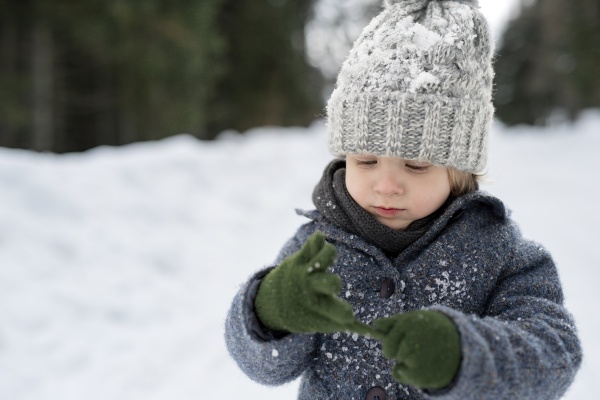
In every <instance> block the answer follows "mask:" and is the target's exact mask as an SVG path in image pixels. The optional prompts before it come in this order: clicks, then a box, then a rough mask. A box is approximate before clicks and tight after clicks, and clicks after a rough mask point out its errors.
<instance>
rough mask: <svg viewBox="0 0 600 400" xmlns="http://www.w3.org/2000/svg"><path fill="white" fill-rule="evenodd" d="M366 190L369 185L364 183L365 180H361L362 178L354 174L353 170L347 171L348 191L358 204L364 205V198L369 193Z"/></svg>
mask: <svg viewBox="0 0 600 400" xmlns="http://www.w3.org/2000/svg"><path fill="white" fill-rule="evenodd" d="M366 188H367V185H366V183H365V182H364V179H360V177H359V176H358V175H357V174H356V173H353V171H352V170H346V189H348V193H350V196H351V197H352V198H353V199H354V201H356V202H357V203H358V204H362V202H363V200H364V197H365V195H366V193H367V192H368V190H367V189H366Z"/></svg>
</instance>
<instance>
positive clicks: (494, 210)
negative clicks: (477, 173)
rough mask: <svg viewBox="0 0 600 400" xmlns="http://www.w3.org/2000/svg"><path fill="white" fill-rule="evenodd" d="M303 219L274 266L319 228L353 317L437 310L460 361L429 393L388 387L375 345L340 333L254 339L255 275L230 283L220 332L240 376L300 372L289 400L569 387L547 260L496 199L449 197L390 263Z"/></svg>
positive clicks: (266, 379)
mask: <svg viewBox="0 0 600 400" xmlns="http://www.w3.org/2000/svg"><path fill="white" fill-rule="evenodd" d="M303 215H305V216H306V217H308V218H310V219H311V221H310V222H308V223H306V224H305V225H303V226H302V227H301V228H300V229H299V230H298V232H297V233H296V235H295V236H294V237H292V238H291V239H290V240H289V241H288V242H287V244H286V245H285V246H284V248H283V249H282V251H281V253H280V254H279V256H278V258H277V260H276V261H275V265H277V264H279V262H281V261H282V260H283V259H284V258H285V257H287V256H288V255H290V254H293V253H294V252H296V251H298V250H299V249H300V247H301V246H302V244H303V243H304V242H305V240H306V239H307V238H308V237H309V236H310V235H311V234H312V233H313V232H315V231H320V232H322V233H323V234H324V235H325V237H326V239H327V241H329V242H330V243H332V244H334V245H335V247H336V248H337V253H338V257H337V259H336V261H335V263H334V265H333V266H332V269H331V270H332V272H334V273H337V274H338V275H339V276H340V277H341V279H342V282H343V289H342V292H341V293H340V297H341V298H343V299H344V300H346V301H348V302H349V303H350V304H352V306H353V308H354V311H355V313H356V316H357V318H358V319H360V320H361V321H363V322H365V323H371V322H372V321H373V320H374V319H376V318H380V317H386V316H391V315H394V314H399V313H403V312H405V311H408V310H413V309H421V308H426V309H434V310H439V311H441V312H443V313H445V314H446V315H447V316H449V317H450V318H451V319H452V320H453V321H454V323H455V324H456V326H457V327H458V329H459V332H460V336H461V346H462V363H461V366H460V369H459V372H458V374H457V376H456V377H455V380H454V382H453V383H452V384H451V385H450V387H448V388H446V389H444V390H442V391H437V392H433V393H432V392H427V391H422V390H417V389H415V388H413V387H409V386H403V385H400V384H398V383H396V382H395V381H394V380H393V378H392V376H391V372H390V371H391V367H392V366H393V363H392V362H390V361H389V360H387V359H386V358H385V357H384V356H383V355H382V353H381V346H380V343H379V342H378V341H377V340H375V339H370V338H366V337H363V336H359V335H357V334H351V333H344V332H340V333H335V334H288V335H286V336H283V337H274V338H272V339H270V340H265V338H264V337H262V338H261V337H260V335H257V334H256V333H255V329H254V328H253V327H252V325H253V324H252V323H251V321H253V320H255V318H256V317H255V316H254V314H253V313H254V311H253V307H252V304H253V296H254V293H255V291H256V289H255V288H256V287H257V284H256V282H257V281H259V280H260V277H261V276H264V272H262V273H259V274H257V275H256V276H254V277H253V278H251V279H250V281H249V282H248V283H247V284H246V285H244V286H243V287H242V288H241V290H240V292H239V293H238V294H237V296H236V297H235V299H234V300H233V304H232V306H231V309H230V311H229V314H228V316H227V320H226V327H225V339H226V343H227V347H228V349H229V351H230V353H231V355H232V357H233V358H234V359H235V361H236V362H237V363H238V365H239V367H240V368H241V369H242V370H243V371H244V372H245V373H246V374H247V375H248V376H249V377H250V378H251V379H253V380H255V381H257V382H259V383H262V384H265V385H280V384H283V383H286V382H289V381H292V380H294V379H295V378H297V377H299V376H301V377H302V380H301V384H300V390H299V396H298V398H299V399H340V400H350V399H357V400H358V399H365V398H373V399H377V398H378V399H380V400H383V399H385V398H387V399H428V398H435V399H444V400H446V399H448V400H450V399H453V400H467V399H510V400H515V399H520V400H523V399H532V400H551V399H558V398H560V397H561V396H562V394H564V392H565V391H566V389H567V388H568V386H569V385H570V383H571V382H572V381H573V378H574V376H575V373H576V371H577V369H578V368H579V365H580V363H581V357H582V354H581V348H580V343H579V340H578V337H577V333H576V329H575V326H574V321H573V319H572V317H571V315H570V314H569V313H568V312H567V310H565V308H564V307H563V293H562V289H561V284H560V281H559V277H558V274H557V270H556V268H555V265H554V263H553V261H552V258H551V257H550V255H549V254H548V252H547V251H546V250H545V249H544V248H542V247H541V246H540V245H539V244H536V243H534V242H531V241H528V240H525V239H523V238H522V237H521V235H520V233H519V230H518V228H517V226H516V225H515V223H514V222H513V221H512V220H511V219H510V217H509V213H508V212H507V210H506V209H505V207H504V205H503V203H502V202H501V201H500V200H498V199H496V198H494V197H492V196H490V195H487V194H485V193H484V192H475V193H471V194H468V195H465V196H461V197H459V198H457V199H456V200H455V201H454V202H453V203H452V204H450V205H449V206H448V208H447V209H446V210H445V211H444V213H443V214H442V215H441V216H440V217H439V218H438V219H437V220H436V221H435V222H434V223H433V225H432V226H431V228H430V229H429V230H428V232H427V233H426V234H425V235H424V236H422V237H421V238H420V239H418V240H417V241H416V242H414V243H413V244H412V245H411V246H410V247H408V248H407V249H406V250H405V251H403V252H402V253H401V254H400V255H399V256H397V257H396V258H394V259H390V258H388V257H386V255H385V254H384V253H383V252H382V251H381V250H380V249H379V248H377V247H375V246H374V245H372V244H370V243H368V242H366V241H364V240H363V239H362V238H360V237H358V236H356V235H352V234H350V233H348V232H346V231H344V230H342V229H340V228H339V227H338V226H336V225H334V224H331V223H329V222H328V221H326V220H325V219H324V218H323V216H322V215H320V214H319V212H317V211H310V212H303ZM382 285H383V286H384V288H385V289H382ZM252 288H254V289H252ZM390 288H391V291H390V293H391V296H390V295H389V294H390V293H388V294H386V295H384V292H385V290H386V289H387V290H389V289H390ZM373 388H376V389H373ZM374 390H375V391H374ZM374 393H375V395H374ZM378 396H379V397H378Z"/></svg>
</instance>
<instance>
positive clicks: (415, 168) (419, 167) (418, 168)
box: [406, 164, 429, 172]
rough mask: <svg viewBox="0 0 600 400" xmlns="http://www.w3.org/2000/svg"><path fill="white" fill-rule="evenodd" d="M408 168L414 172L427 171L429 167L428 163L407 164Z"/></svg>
mask: <svg viewBox="0 0 600 400" xmlns="http://www.w3.org/2000/svg"><path fill="white" fill-rule="evenodd" d="M406 168H408V169H410V170H411V171H413V172H425V171H427V169H428V168H429V166H428V165H411V164H406Z"/></svg>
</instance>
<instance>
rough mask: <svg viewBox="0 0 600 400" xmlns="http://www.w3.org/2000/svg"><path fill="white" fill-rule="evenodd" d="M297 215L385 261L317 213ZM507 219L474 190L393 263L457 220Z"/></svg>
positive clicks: (493, 199) (499, 205) (497, 206)
mask: <svg viewBox="0 0 600 400" xmlns="http://www.w3.org/2000/svg"><path fill="white" fill-rule="evenodd" d="M296 213H297V214H298V215H302V216H304V217H307V218H309V219H311V220H313V221H314V222H315V223H316V230H318V231H321V232H322V233H323V234H324V235H325V236H326V237H328V238H331V239H334V240H336V241H339V242H342V243H346V244H347V245H349V246H351V247H353V248H356V249H358V250H361V251H364V252H365V253H367V254H369V255H371V256H373V257H375V258H382V259H386V258H387V257H386V256H385V254H384V252H383V251H382V250H381V249H379V248H378V247H377V246H375V245H373V244H371V243H369V242H367V241H366V240H364V239H363V238H361V237H360V236H357V235H355V234H351V233H349V232H346V231H345V230H343V229H342V228H340V227H339V226H337V225H334V224H332V223H331V222H329V221H328V220H327V219H326V218H325V217H324V216H323V215H322V214H321V213H320V212H319V211H317V210H308V211H307V210H300V209H297V210H296ZM509 217H510V211H509V210H508V209H507V208H506V207H505V206H504V203H503V202H502V201H501V200H499V199H498V198H496V197H494V196H492V195H490V194H488V193H486V192H484V191H476V192H473V193H469V194H466V195H463V196H460V197H458V198H456V199H455V200H454V201H453V202H452V203H451V204H450V205H449V206H448V207H447V209H446V210H445V211H444V213H442V215H440V217H439V218H438V219H437V220H436V221H435V222H434V223H433V224H432V226H431V228H430V229H429V230H428V231H427V232H426V233H425V234H424V235H423V236H422V237H421V238H419V239H418V240H417V241H415V242H414V243H413V244H412V245H411V246H410V247H409V248H407V249H406V250H405V251H404V252H402V253H401V254H400V255H399V256H398V257H397V258H396V259H395V261H402V260H404V259H406V258H410V257H413V256H414V255H415V253H419V252H420V251H421V250H422V249H423V247H425V246H427V245H428V244H429V243H431V242H432V241H433V240H435V239H436V237H437V236H438V235H439V234H440V232H442V231H443V230H444V228H445V227H447V226H448V225H449V224H451V223H454V222H455V221H456V222H458V221H460V220H463V219H464V220H466V221H469V222H468V223H469V224H486V223H494V222H496V223H502V222H504V221H506V220H507V219H508V218H509Z"/></svg>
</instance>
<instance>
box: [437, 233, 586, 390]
mask: <svg viewBox="0 0 600 400" xmlns="http://www.w3.org/2000/svg"><path fill="white" fill-rule="evenodd" d="M517 239H518V240H516V241H515V242H514V243H513V244H512V249H511V250H512V251H511V252H510V254H512V255H511V256H510V257H508V259H507V260H506V261H507V268H506V269H505V273H503V275H502V276H501V277H500V278H499V280H498V283H497V285H496V287H495V290H494V292H493V293H492V295H491V296H490V298H489V301H488V305H487V307H486V311H485V313H484V314H483V315H480V316H474V315H465V314H464V313H461V312H458V311H456V310H454V309H451V308H449V307H444V306H438V307H435V308H436V309H438V310H439V311H442V312H444V313H446V314H447V315H448V316H449V317H451V318H452V319H453V321H454V322H455V324H456V325H457V326H458V328H459V331H460V334H461V341H462V354H463V359H462V365H461V367H460V370H459V373H458V375H457V377H456V379H455V382H454V384H453V386H452V387H451V388H450V389H449V390H447V391H444V392H443V393H441V394H437V395H434V396H431V397H432V398H436V399H444V400H450V399H461V400H466V399H531V400H538V399H546V400H550V399H559V398H560V397H561V396H562V395H563V394H564V393H565V391H566V390H567V388H568V387H569V385H570V384H571V383H572V381H573V379H574V377H575V373H576V372H577V370H578V368H579V366H580V364H581V358H582V353H581V347H580V343H579V340H578V337H577V332H576V329H575V325H574V321H573V318H572V316H571V315H570V314H569V313H568V312H567V310H566V309H565V308H564V307H563V294H562V288H561V285H560V281H559V277H558V273H557V270H556V267H555V265H554V262H553V261H552V259H551V257H550V255H549V254H548V252H547V251H546V250H544V249H543V248H542V247H541V246H540V245H538V244H536V243H534V242H530V241H525V240H523V239H521V238H520V236H519V237H518V238H517Z"/></svg>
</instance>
